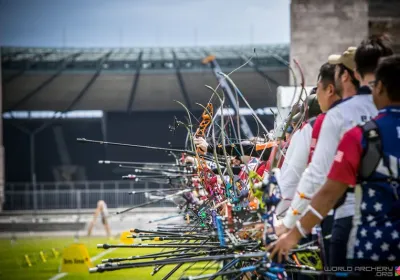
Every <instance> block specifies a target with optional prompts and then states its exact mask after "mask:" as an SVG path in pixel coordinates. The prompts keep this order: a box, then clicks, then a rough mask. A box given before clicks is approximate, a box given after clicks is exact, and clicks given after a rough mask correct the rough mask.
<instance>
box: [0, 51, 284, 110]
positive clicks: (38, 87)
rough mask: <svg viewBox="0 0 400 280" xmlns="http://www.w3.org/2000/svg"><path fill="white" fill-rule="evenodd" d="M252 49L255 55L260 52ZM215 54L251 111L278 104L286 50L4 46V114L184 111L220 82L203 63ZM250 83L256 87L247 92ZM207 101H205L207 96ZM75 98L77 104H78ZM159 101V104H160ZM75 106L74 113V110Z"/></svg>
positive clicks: (201, 100)
mask: <svg viewBox="0 0 400 280" xmlns="http://www.w3.org/2000/svg"><path fill="white" fill-rule="evenodd" d="M254 49H255V50H256V52H254ZM210 54H212V55H215V56H216V58H217V61H218V63H219V64H220V66H221V67H222V69H223V71H225V72H230V71H232V70H233V69H235V68H237V67H239V66H241V65H242V64H243V63H244V62H245V61H246V60H247V59H248V58H250V57H251V56H254V57H253V59H252V63H249V64H247V65H246V66H244V67H243V68H241V69H240V70H239V71H237V72H236V73H235V74H234V78H235V80H236V81H237V83H238V86H239V87H240V88H242V91H243V93H244V94H245V95H246V98H247V99H248V100H249V102H250V104H251V105H254V106H256V107H257V106H260V105H261V106H264V105H271V104H274V103H275V101H274V96H275V92H276V87H277V86H278V85H287V83H288V79H289V78H288V69H287V67H286V65H285V64H284V63H282V61H283V60H288V58H289V46H288V45H272V46H255V47H253V46H237V47H228V46H227V47H208V48H200V47H199V48H194V47H190V48H189V47H188V48H124V49H123V48H120V49H107V48H92V49H80V48H65V49H49V48H12V47H9V48H2V67H3V73H4V82H3V88H4V95H5V102H4V103H5V104H4V108H5V110H6V111H11V110H59V111H63V110H66V109H67V108H68V109H80V110H88V109H92V110H105V111H127V110H128V111H129V110H133V111H147V110H159V111H165V110H181V107H180V106H179V105H177V104H176V102H173V100H179V101H182V102H185V103H186V104H187V105H188V106H189V107H194V106H196V105H195V103H196V102H199V101H200V102H203V103H204V101H205V100H206V99H207V98H206V97H205V96H207V95H209V93H208V90H206V89H205V88H204V85H205V84H209V85H211V86H215V85H216V84H217V82H216V78H215V76H214V75H213V74H212V72H211V71H210V67H209V66H208V65H203V64H202V63H201V60H202V59H203V58H204V57H206V56H207V55H210ZM249 85H252V86H251V87H249ZM203 97H204V98H203ZM75 99H76V100H75ZM154 102H155V103H154ZM69 105H71V106H72V107H73V108H69Z"/></svg>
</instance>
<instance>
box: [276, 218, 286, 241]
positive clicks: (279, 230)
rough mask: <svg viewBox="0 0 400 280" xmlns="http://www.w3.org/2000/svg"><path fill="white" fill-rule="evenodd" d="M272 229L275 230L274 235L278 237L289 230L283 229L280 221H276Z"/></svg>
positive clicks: (283, 226)
mask: <svg viewBox="0 0 400 280" xmlns="http://www.w3.org/2000/svg"><path fill="white" fill-rule="evenodd" d="M274 228H275V234H276V235H277V236H278V237H279V236H281V235H282V234H284V233H287V232H288V231H289V229H288V228H287V227H285V225H284V224H283V223H282V222H281V221H278V223H277V225H275V227H274Z"/></svg>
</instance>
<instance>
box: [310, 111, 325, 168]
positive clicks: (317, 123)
mask: <svg viewBox="0 0 400 280" xmlns="http://www.w3.org/2000/svg"><path fill="white" fill-rule="evenodd" d="M325 115H326V114H325V113H322V114H319V115H318V116H317V118H316V120H315V122H314V125H313V130H312V134H311V145H310V154H309V155H308V163H310V162H311V159H312V156H313V154H314V151H315V147H316V146H317V142H318V138H319V133H320V132H321V127H322V123H323V122H324V118H325Z"/></svg>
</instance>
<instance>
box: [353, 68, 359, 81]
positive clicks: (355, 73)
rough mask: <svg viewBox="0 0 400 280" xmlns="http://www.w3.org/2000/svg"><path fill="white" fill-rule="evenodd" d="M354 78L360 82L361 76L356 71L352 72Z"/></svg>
mask: <svg viewBox="0 0 400 280" xmlns="http://www.w3.org/2000/svg"><path fill="white" fill-rule="evenodd" d="M354 77H355V78H356V79H357V80H358V81H359V82H361V75H360V73H358V71H357V69H355V70H354Z"/></svg>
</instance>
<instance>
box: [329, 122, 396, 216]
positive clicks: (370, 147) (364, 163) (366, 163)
mask: <svg viewBox="0 0 400 280" xmlns="http://www.w3.org/2000/svg"><path fill="white" fill-rule="evenodd" d="M358 127H361V129H362V131H363V137H364V139H365V140H366V142H367V143H366V147H365V149H364V152H363V154H362V157H361V161H360V167H359V170H358V174H359V175H358V179H359V181H360V182H365V181H367V180H368V179H370V177H371V176H372V174H373V173H374V171H375V170H376V168H377V167H378V164H379V162H380V160H381V158H382V157H383V151H382V141H381V137H380V134H379V129H378V126H377V124H376V122H375V121H374V120H371V121H368V122H366V123H364V124H361V125H358ZM385 165H386V167H387V168H388V170H389V174H390V175H392V174H393V173H392V171H391V169H390V167H388V166H389V165H387V164H385ZM392 177H393V176H392ZM353 192H354V188H348V189H347V191H346V192H345V194H344V195H343V196H342V197H341V198H340V199H339V201H338V202H337V203H336V205H335V207H334V208H333V209H337V208H339V207H340V206H341V205H343V203H344V202H345V200H346V196H347V193H353Z"/></svg>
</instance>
